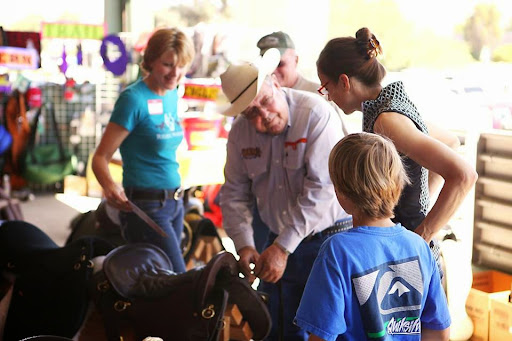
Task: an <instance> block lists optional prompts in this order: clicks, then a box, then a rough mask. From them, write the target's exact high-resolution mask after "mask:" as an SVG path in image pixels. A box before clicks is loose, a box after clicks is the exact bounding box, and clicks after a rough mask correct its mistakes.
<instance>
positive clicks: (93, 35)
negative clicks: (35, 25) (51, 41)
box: [41, 23, 105, 40]
mask: <svg viewBox="0 0 512 341" xmlns="http://www.w3.org/2000/svg"><path fill="white" fill-rule="evenodd" d="M104 35H105V27H104V25H90V24H80V23H43V24H42V31H41V37H42V38H61V39H68V38H69V39H94V40H102V39H103V36H104Z"/></svg>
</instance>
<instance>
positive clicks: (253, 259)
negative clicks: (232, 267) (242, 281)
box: [238, 246, 260, 284]
mask: <svg viewBox="0 0 512 341" xmlns="http://www.w3.org/2000/svg"><path fill="white" fill-rule="evenodd" d="M238 255H239V256H240V260H239V261H238V265H239V266H240V270H241V271H242V273H243V274H244V276H245V278H247V279H248V281H249V283H251V284H252V282H254V280H255V279H256V276H255V275H254V271H253V270H252V269H251V264H256V263H257V262H258V259H259V258H260V254H259V253H258V251H256V249H255V248H253V247H251V246H246V247H243V248H241V249H240V250H238Z"/></svg>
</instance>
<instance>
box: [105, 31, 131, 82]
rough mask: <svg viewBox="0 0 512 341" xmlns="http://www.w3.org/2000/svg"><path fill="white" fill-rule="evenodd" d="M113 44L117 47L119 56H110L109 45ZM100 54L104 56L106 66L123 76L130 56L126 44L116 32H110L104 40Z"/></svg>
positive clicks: (115, 73) (117, 74)
mask: <svg viewBox="0 0 512 341" xmlns="http://www.w3.org/2000/svg"><path fill="white" fill-rule="evenodd" d="M110 44H112V45H113V46H116V47H117V50H118V55H119V56H118V57H117V58H110V57H109V56H108V45H110ZM100 55H101V58H103V64H104V65H105V68H106V69H107V70H108V71H110V72H112V73H113V74H114V75H116V76H122V75H123V73H124V72H125V71H126V66H127V65H128V61H129V57H128V52H127V51H126V47H125V46H124V43H123V41H122V40H121V38H119V37H118V36H116V35H114V34H109V35H108V36H106V37H105V38H103V41H102V42H101V46H100Z"/></svg>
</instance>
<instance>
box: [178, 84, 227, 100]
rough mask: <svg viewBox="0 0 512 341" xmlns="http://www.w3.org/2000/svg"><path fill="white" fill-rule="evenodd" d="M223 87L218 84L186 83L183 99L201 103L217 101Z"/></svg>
mask: <svg viewBox="0 0 512 341" xmlns="http://www.w3.org/2000/svg"><path fill="white" fill-rule="evenodd" d="M220 89H221V87H220V85H218V84H208V85H206V84H197V83H185V93H184V94H183V98H186V99H196V100H200V101H215V100H216V99H217V96H218V95H219V91H220Z"/></svg>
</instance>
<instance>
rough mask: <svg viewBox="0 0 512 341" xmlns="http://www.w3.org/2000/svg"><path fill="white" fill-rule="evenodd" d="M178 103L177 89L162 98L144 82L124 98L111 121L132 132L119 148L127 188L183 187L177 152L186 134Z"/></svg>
mask: <svg viewBox="0 0 512 341" xmlns="http://www.w3.org/2000/svg"><path fill="white" fill-rule="evenodd" d="M177 103H178V93H177V90H176V89H175V90H172V91H167V92H166V94H165V95H164V96H159V95H157V94H155V93H154V92H152V91H151V90H150V89H149V88H148V87H147V85H146V84H145V83H144V82H143V81H142V79H139V80H138V81H136V82H135V83H133V84H132V85H130V86H128V87H127V88H126V89H125V90H124V91H123V92H122V93H121V94H120V96H119V98H118V100H117V101H116V104H115V107H114V111H113V112H112V116H111V117H110V121H111V122H114V123H117V124H119V125H120V126H122V127H124V128H125V129H127V130H128V131H129V132H130V134H129V135H128V136H127V137H126V139H125V140H124V141H123V143H121V146H120V148H119V150H120V152H121V157H122V159H123V186H124V187H138V188H157V189H171V188H177V187H179V186H180V184H181V178H180V175H179V173H178V162H177V160H176V149H177V148H178V146H179V144H180V143H181V141H182V140H183V130H182V128H181V126H180V124H179V122H178V109H177Z"/></svg>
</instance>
